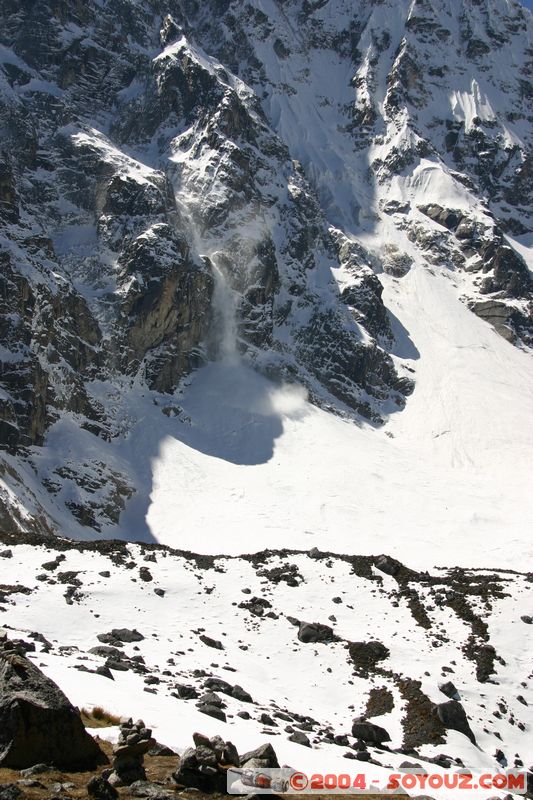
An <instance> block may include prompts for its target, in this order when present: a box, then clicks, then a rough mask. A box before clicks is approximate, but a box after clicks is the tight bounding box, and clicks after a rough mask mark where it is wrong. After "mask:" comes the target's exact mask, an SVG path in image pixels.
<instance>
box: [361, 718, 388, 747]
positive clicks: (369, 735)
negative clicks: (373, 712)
mask: <svg viewBox="0 0 533 800" xmlns="http://www.w3.org/2000/svg"><path fill="white" fill-rule="evenodd" d="M352 736H355V738H356V739H361V741H363V742H368V743H369V744H383V742H390V740H391V739H390V736H389V734H388V733H387V731H386V730H385V728H381V727H380V726H379V725H374V723H373V722H365V721H359V720H356V721H355V722H354V723H353V725H352Z"/></svg>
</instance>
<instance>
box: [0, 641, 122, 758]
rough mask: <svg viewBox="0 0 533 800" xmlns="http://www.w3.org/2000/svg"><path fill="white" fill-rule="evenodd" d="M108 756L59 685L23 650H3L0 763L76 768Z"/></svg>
mask: <svg viewBox="0 0 533 800" xmlns="http://www.w3.org/2000/svg"><path fill="white" fill-rule="evenodd" d="M105 762H106V757H105V755H104V754H103V752H102V751H101V750H100V748H99V747H98V745H97V744H96V742H95V740H94V739H93V738H92V736H89V734H88V733H87V732H86V731H85V728H84V726H83V723H82V721H81V718H80V714H79V711H78V710H77V709H76V708H74V706H73V705H72V704H71V703H70V702H69V700H68V699H67V697H66V696H65V695H64V694H63V692H62V691H61V689H60V688H59V687H58V686H57V685H56V684H55V683H54V682H53V681H52V680H51V679H50V678H48V677H46V675H44V674H43V673H42V672H41V670H40V669H39V668H38V667H37V666H36V665H35V664H33V663H32V662H31V661H29V660H28V659H27V658H24V656H21V655H17V654H10V653H4V652H0V766H3V767H11V768H13V769H24V768H27V767H31V766H33V765H35V764H41V763H44V764H54V765H56V766H57V767H60V768H61V769H65V770H74V769H93V768H94V767H95V766H96V765H97V764H101V763H105Z"/></svg>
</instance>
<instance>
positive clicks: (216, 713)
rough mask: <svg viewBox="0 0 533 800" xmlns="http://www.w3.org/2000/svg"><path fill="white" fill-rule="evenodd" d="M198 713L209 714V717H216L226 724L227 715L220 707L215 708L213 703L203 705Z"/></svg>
mask: <svg viewBox="0 0 533 800" xmlns="http://www.w3.org/2000/svg"><path fill="white" fill-rule="evenodd" d="M198 711H200V712H201V713H202V714H207V716H208V717H214V718H215V719H219V720H220V721H221V722H226V715H225V713H224V712H223V711H222V709H221V708H220V707H219V706H214V705H212V704H211V703H201V704H200V705H199V706H198Z"/></svg>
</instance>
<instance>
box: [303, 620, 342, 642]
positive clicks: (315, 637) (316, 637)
mask: <svg viewBox="0 0 533 800" xmlns="http://www.w3.org/2000/svg"><path fill="white" fill-rule="evenodd" d="M336 638H337V637H336V635H335V634H334V633H333V629H332V628H330V627H329V625H323V624H322V623H321V622H300V627H299V628H298V639H299V640H300V641H301V642H304V643H305V644H307V643H309V642H334V641H335V640H336Z"/></svg>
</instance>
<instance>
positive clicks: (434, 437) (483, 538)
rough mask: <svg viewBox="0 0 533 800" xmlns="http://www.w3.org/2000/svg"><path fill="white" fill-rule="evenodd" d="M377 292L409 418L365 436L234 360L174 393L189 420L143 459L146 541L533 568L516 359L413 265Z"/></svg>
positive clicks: (446, 284) (527, 445)
mask: <svg viewBox="0 0 533 800" xmlns="http://www.w3.org/2000/svg"><path fill="white" fill-rule="evenodd" d="M385 282H386V291H385V302H386V303H387V307H388V308H390V309H391V311H392V312H393V313H394V314H395V316H396V318H397V320H398V325H399V326H400V325H401V326H403V329H404V331H409V332H410V333H409V336H410V337H412V340H410V339H409V338H408V337H407V334H406V333H404V334H403V339H402V338H401V337H400V336H399V337H398V341H399V348H401V355H403V356H404V357H405V356H410V359H409V361H410V363H411V364H412V367H413V368H414V369H415V370H416V389H415V392H414V394H413V396H412V398H411V399H410V401H409V403H408V406H407V408H406V409H405V410H404V411H403V412H402V413H399V414H396V415H393V416H391V418H390V420H389V422H388V423H387V425H386V426H385V427H384V429H382V430H380V431H376V430H374V429H373V428H371V427H369V426H357V425H355V424H353V423H350V422H346V421H343V420H341V419H339V418H336V417H332V416H331V415H328V414H327V413H326V412H324V411H321V410H319V409H316V408H313V407H312V406H309V405H308V404H307V403H305V402H304V400H303V397H302V395H301V392H299V391H298V390H297V389H295V388H291V387H290V386H289V387H276V386H275V385H272V384H268V383H267V382H266V381H265V380H264V379H263V378H261V377H259V376H256V375H254V374H253V373H251V372H250V371H249V370H248V369H247V368H246V367H244V366H242V365H239V366H237V365H226V364H224V363H221V364H217V365H213V366H211V367H207V368H205V369H204V370H201V371H200V372H199V373H198V374H197V375H196V376H195V377H194V378H193V380H192V381H191V385H190V386H189V387H188V388H187V389H186V390H185V391H184V394H183V397H182V398H180V404H181V405H182V406H183V408H184V413H185V414H186V415H187V416H188V417H190V419H191V422H190V423H188V424H187V423H186V424H184V425H182V429H183V428H184V430H183V431H182V432H180V431H179V430H178V431H176V434H175V435H172V434H170V435H167V436H166V437H165V438H164V439H163V440H162V442H161V447H160V452H159V453H158V455H157V456H156V457H155V458H154V460H153V489H152V493H151V498H150V505H149V508H148V514H147V522H148V525H149V527H150V529H151V531H152V532H153V535H154V537H155V538H156V539H157V540H158V541H161V542H164V543H165V544H169V545H172V546H174V547H183V548H185V549H191V550H196V551H200V552H205V553H214V552H221V551H223V552H231V553H235V554H237V553H239V552H253V551H255V550H257V549H261V548H262V547H274V548H276V547H284V546H288V545H289V546H291V547H299V548H309V547H313V546H318V547H319V548H323V549H328V550H333V551H335V552H339V553H361V554H362V553H365V554H371V553H376V552H380V551H386V552H389V553H391V554H392V555H394V556H396V557H397V558H400V559H401V558H406V559H408V560H409V563H411V564H415V565H416V566H417V567H418V568H420V569H422V568H424V567H430V566H432V565H433V564H446V565H450V566H451V565H453V564H461V565H462V566H487V565H491V566H508V567H513V565H516V564H517V563H522V564H528V565H530V564H531V563H532V561H531V559H532V556H533V551H532V550H531V539H530V536H529V532H528V523H527V520H528V519H531V516H532V512H533V507H532V497H533V493H532V491H531V490H532V488H533V487H532V484H531V472H530V470H529V468H528V464H529V463H530V458H531V452H532V446H533V436H532V432H531V426H530V425H528V424H527V419H528V418H529V416H530V414H531V411H532V408H533V406H532V403H533V376H532V375H531V370H530V366H529V359H528V357H527V356H526V355H525V354H524V353H522V352H520V351H517V350H514V349H512V348H510V347H509V345H508V344H507V343H506V342H505V341H503V340H502V339H501V338H500V337H498V336H497V334H495V332H494V331H492V330H491V329H490V328H488V327H487V326H486V325H484V323H483V322H481V321H480V320H478V319H476V318H475V317H474V316H473V315H472V314H470V313H469V311H468V310H467V309H466V308H464V307H463V306H462V305H461V303H460V302H459V301H458V300H457V296H456V293H455V291H454V287H453V285H451V280H450V279H449V278H448V277H446V276H442V275H434V274H432V273H430V272H428V271H427V270H426V269H424V268H423V267H420V268H413V269H412V270H411V272H410V273H409V275H407V276H406V277H405V278H403V279H402V281H401V284H400V281H398V280H397V279H394V278H389V277H386V279H385ZM413 342H416V343H417V346H418V348H419V350H418V352H416V349H415V345H414V344H413ZM443 365H445V366H444V368H443ZM202 498H204V499H205V498H209V502H208V503H205V501H204V500H203V499H202ZM169 520H171V521H172V524H171V525H169ZM436 543H439V545H438V546H436Z"/></svg>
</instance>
